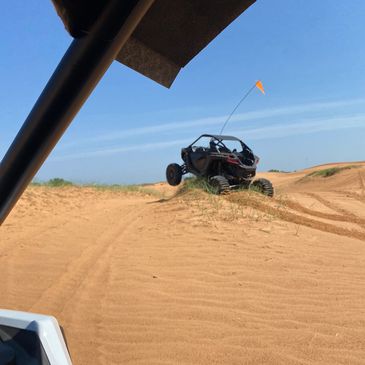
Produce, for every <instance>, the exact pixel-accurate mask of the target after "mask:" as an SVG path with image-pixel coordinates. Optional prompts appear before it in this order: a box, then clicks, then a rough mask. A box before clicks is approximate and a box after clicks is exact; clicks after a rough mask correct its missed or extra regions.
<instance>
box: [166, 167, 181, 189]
mask: <svg viewBox="0 0 365 365" xmlns="http://www.w3.org/2000/svg"><path fill="white" fill-rule="evenodd" d="M182 175H183V173H182V169H181V166H180V165H178V164H177V163H171V164H170V165H168V166H167V169H166V180H167V182H168V183H169V184H170V185H172V186H176V185H179V184H180V183H181V179H182Z"/></svg>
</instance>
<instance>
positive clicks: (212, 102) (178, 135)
mask: <svg viewBox="0 0 365 365" xmlns="http://www.w3.org/2000/svg"><path fill="white" fill-rule="evenodd" d="M363 14H365V2H364V1H361V0H350V1H347V2H344V1H333V0H321V1H318V0H316V1H315V0H295V1H293V0H276V1H268V0H266V1H264V0H258V1H257V2H256V4H254V5H253V6H252V7H251V8H250V9H249V10H248V11H247V12H245V13H244V14H243V15H242V16H241V17H240V18H239V19H237V20H236V21H235V22H234V23H233V24H231V26H230V27H228V28H227V29H226V30H225V31H224V32H223V33H222V34H221V35H219V36H218V37H217V38H216V39H215V40H214V41H213V42H212V43H211V44H210V45H209V46H208V47H207V48H206V49H205V50H204V51H203V52H201V53H200V54H199V55H198V56H197V57H196V58H195V59H194V60H193V61H192V62H191V63H190V64H188V65H187V66H186V67H185V69H183V70H182V71H181V73H180V75H179V76H178V78H177V80H176V81H175V83H174V84H173V86H172V88H171V89H165V88H163V87H162V86H160V85H158V84H156V83H154V82H152V81H151V80H149V79H147V78H145V77H143V76H141V75H139V74H137V73H136V72H134V71H132V70H130V69H128V68H126V67H125V66H123V65H121V64H119V63H116V62H115V63H114V64H113V65H112V66H111V68H110V69H109V71H108V72H107V74H106V75H105V77H104V79H103V80H102V81H101V82H100V84H99V85H98V86H97V88H96V90H95V91H94V93H93V94H92V96H91V97H90V98H89V100H88V101H87V103H86V104H85V106H84V107H83V109H82V110H81V111H80V113H79V114H78V116H77V117H76V118H75V120H74V122H73V124H72V125H71V127H70V128H69V129H68V131H67V132H66V133H65V135H64V136H63V138H62V140H61V142H60V143H59V145H58V146H57V147H56V149H55V150H54V151H53V152H52V154H51V155H50V157H49V158H48V160H47V161H46V163H45V164H44V166H43V167H42V169H41V170H40V172H39V173H38V175H37V178H38V179H40V180H46V179H49V178H52V177H56V176H57V177H63V178H66V179H71V180H73V181H77V182H100V183H139V182H152V181H159V180H163V179H164V173H165V167H166V165H167V164H168V163H170V162H179V161H180V160H179V159H180V157H179V154H180V148H181V147H183V146H184V145H186V144H188V143H189V142H190V141H192V140H193V139H195V137H196V136H198V135H199V134H201V133H217V132H219V130H220V127H221V125H222V124H223V122H224V120H225V118H226V116H227V115H228V114H229V113H230V112H231V110H232V109H233V107H234V106H235V104H236V103H237V102H238V101H239V99H240V98H241V97H242V95H243V94H244V92H245V91H246V90H247V89H248V88H249V87H250V86H251V85H252V84H253V83H254V82H255V80H257V79H261V80H262V81H263V84H264V86H265V89H266V92H267V93H266V95H265V96H263V95H261V94H260V93H259V92H258V91H255V92H253V93H252V94H251V95H250V96H249V97H248V99H247V100H246V101H245V102H244V103H243V104H242V105H241V106H240V108H239V109H238V110H237V112H236V114H235V115H234V116H233V118H232V120H231V122H230V123H229V125H228V127H227V129H226V131H225V132H226V133H227V134H235V135H236V136H238V137H240V138H242V139H243V140H244V141H245V142H246V143H247V144H248V145H249V146H250V147H251V148H252V149H253V150H254V152H255V153H256V154H257V155H259V156H260V158H261V161H260V169H261V170H267V169H270V168H275V169H283V170H294V169H300V168H303V167H306V166H310V165H316V164H320V163H326V162H332V161H354V160H364V159H365V143H364V141H365V62H364V61H365V47H364V46H363V41H364V36H365V25H364V20H363ZM0 17H1V22H0V37H1V48H0V52H1V55H0V56H1V67H0V80H1V83H0V110H1V114H0V115H1V122H0V155H1V156H3V154H4V153H5V151H6V149H7V148H8V146H9V145H10V143H11V141H12V139H13V138H14V136H15V134H16V133H17V131H18V129H19V128H20V126H21V125H22V123H23V121H24V120H25V118H26V116H27V115H28V113H29V111H30V109H31V108H32V106H33V104H34V102H35V101H36V99H37V98H38V96H39V94H40V92H41V91H42V89H43V87H44V86H45V84H46V82H47V80H48V78H49V77H50V75H51V73H52V72H53V70H54V69H55V67H56V65H57V64H58V62H59V60H60V58H61V57H62V55H63V53H64V52H65V50H66V49H67V47H68V45H69V44H70V42H71V38H70V37H69V36H68V34H67V33H66V32H65V31H64V28H63V24H62V23H61V21H60V20H59V18H58V17H57V15H56V13H55V11H54V9H53V7H52V5H51V2H50V1H39V0H18V1H14V2H4V4H2V12H1V14H0Z"/></svg>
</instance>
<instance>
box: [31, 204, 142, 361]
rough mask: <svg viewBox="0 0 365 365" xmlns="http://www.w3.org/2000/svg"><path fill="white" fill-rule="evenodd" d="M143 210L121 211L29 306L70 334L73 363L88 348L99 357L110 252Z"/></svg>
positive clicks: (114, 213) (112, 214)
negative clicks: (51, 318) (72, 340)
mask: <svg viewBox="0 0 365 365" xmlns="http://www.w3.org/2000/svg"><path fill="white" fill-rule="evenodd" d="M134 208H135V207H134ZM145 209H147V206H146V205H145V204H143V205H142V206H140V207H138V209H133V210H131V209H129V210H128V211H127V212H123V214H122V217H123V218H122V219H120V218H119V219H118V221H116V222H114V223H115V224H110V225H109V229H108V230H107V231H105V232H104V233H103V234H102V235H101V236H100V237H98V238H97V239H96V240H95V242H94V243H93V244H92V245H91V246H89V247H88V248H87V249H86V250H84V251H83V252H82V255H81V256H80V257H79V258H77V259H76V260H75V261H73V262H72V263H71V264H70V265H69V267H68V268H67V271H66V272H65V273H64V274H63V275H62V276H61V277H60V278H59V279H58V280H57V281H56V282H55V283H54V284H53V285H52V286H51V287H50V288H49V289H48V290H46V291H45V292H44V293H43V294H42V296H41V297H40V298H39V299H38V300H37V302H36V303H34V304H33V306H32V309H31V310H33V311H38V310H36V309H37V308H42V310H41V311H42V312H47V313H50V314H52V315H54V316H57V318H58V319H59V321H60V323H61V324H62V325H63V326H64V327H65V328H67V332H70V333H71V332H72V333H73V336H72V339H74V338H77V339H78V341H77V344H76V343H75V344H74V345H73V343H72V342H70V341H69V342H70V343H69V345H70V348H71V350H72V348H77V349H78V351H77V353H71V355H72V357H73V361H74V362H75V363H80V360H81V359H84V358H87V357H88V354H89V353H90V349H92V351H93V353H94V354H95V356H96V357H101V352H100V351H99V348H100V346H101V344H102V342H101V341H102V340H101V336H100V334H99V331H100V330H101V328H102V322H103V310H102V307H103V300H104V297H105V295H106V293H107V292H108V290H113V288H110V285H108V283H109V265H110V263H111V260H112V256H113V250H114V249H115V247H116V245H118V244H121V243H122V241H123V237H124V236H125V235H126V234H127V232H128V231H129V230H131V229H133V226H134V225H135V224H137V223H138V222H139V221H140V216H141V214H143V212H144V210H145ZM118 213H119V214H118ZM109 216H114V217H118V216H120V211H117V212H109ZM67 332H66V334H67ZM93 363H94V364H102V363H103V361H102V360H100V362H98V361H96V358H95V361H94V362H93Z"/></svg>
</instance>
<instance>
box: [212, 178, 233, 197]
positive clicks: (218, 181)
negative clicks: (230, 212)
mask: <svg viewBox="0 0 365 365" xmlns="http://www.w3.org/2000/svg"><path fill="white" fill-rule="evenodd" d="M209 185H210V188H211V191H212V193H213V194H222V193H224V192H226V191H228V190H229V182H228V180H227V179H226V178H225V177H224V176H221V175H217V176H213V177H211V178H210V179H209Z"/></svg>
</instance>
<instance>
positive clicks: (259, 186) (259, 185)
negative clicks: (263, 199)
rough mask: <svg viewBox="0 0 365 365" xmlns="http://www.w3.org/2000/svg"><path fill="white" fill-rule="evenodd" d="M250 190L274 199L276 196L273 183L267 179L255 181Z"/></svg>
mask: <svg viewBox="0 0 365 365" xmlns="http://www.w3.org/2000/svg"><path fill="white" fill-rule="evenodd" d="M250 189H252V190H257V191H259V192H260V193H261V194H264V195H267V196H270V197H273V196H274V188H273V186H272V183H271V181H269V180H267V179H257V180H254V181H253V182H252V183H251V185H250Z"/></svg>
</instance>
